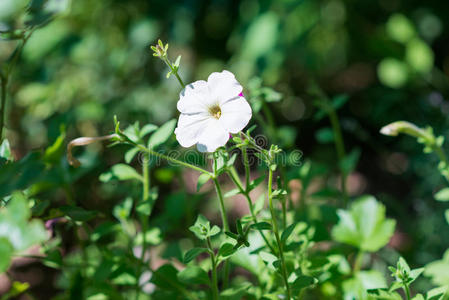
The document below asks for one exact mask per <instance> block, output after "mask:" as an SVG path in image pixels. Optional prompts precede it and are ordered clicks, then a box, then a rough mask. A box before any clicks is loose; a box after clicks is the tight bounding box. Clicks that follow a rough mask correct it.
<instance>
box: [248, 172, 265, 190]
mask: <svg viewBox="0 0 449 300" xmlns="http://www.w3.org/2000/svg"><path fill="white" fill-rule="evenodd" d="M264 179H265V175H262V176H260V177H258V178H256V179H254V180H251V182H250V184H249V187H248V191H252V190H253V189H255V188H256V187H257V186H258V185H259V184H261V183H262V182H263V181H264Z"/></svg>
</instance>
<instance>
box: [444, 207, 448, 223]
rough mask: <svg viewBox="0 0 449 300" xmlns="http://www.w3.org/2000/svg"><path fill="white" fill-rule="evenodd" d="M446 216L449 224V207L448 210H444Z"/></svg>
mask: <svg viewBox="0 0 449 300" xmlns="http://www.w3.org/2000/svg"><path fill="white" fill-rule="evenodd" d="M444 216H445V217H446V222H447V224H449V209H446V211H445V212H444Z"/></svg>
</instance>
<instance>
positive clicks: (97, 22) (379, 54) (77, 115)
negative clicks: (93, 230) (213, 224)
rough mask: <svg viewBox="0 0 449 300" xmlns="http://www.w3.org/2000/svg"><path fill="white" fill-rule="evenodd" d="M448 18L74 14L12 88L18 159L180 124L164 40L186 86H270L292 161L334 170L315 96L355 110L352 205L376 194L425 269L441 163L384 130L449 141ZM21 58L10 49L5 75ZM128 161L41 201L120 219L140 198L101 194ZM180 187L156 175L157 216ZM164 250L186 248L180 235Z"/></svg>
mask: <svg viewBox="0 0 449 300" xmlns="http://www.w3.org/2000/svg"><path fill="white" fill-rule="evenodd" d="M448 11H449V2H447V1H404V0H403V1H401V0H388V1H387V0H382V1H339V0H331V1H311V0H308V1H307V0H305V1H294V0H281V1H256V0H244V1H143V0H142V1H137V0H130V1H120V0H117V1H112V0H111V1H106V0H104V1H88V0H77V1H73V3H72V5H71V9H70V11H68V12H67V13H66V14H65V15H62V16H59V17H58V18H57V19H56V20H54V21H53V22H51V23H50V24H49V25H47V26H46V27H44V28H42V29H39V30H37V31H36V32H35V34H34V35H33V36H32V38H31V39H30V41H29V43H28V44H27V46H26V47H25V49H24V53H23V56H22V57H21V59H20V61H19V64H18V66H17V67H16V69H15V72H14V76H13V78H12V80H11V83H10V97H9V99H8V118H7V124H6V125H7V129H8V130H7V137H8V139H9V140H10V142H11V144H12V146H13V150H14V154H15V156H16V157H17V158H21V157H23V156H24V155H25V154H26V153H28V152H29V151H31V150H40V149H44V148H45V147H47V146H48V145H49V144H51V143H52V142H53V141H54V140H55V139H56V138H57V137H58V135H59V134H60V128H61V126H62V125H63V126H64V127H65V129H66V130H67V140H70V139H72V138H76V137H78V136H97V135H104V134H108V133H109V132H111V131H112V130H113V122H112V120H113V116H114V115H117V116H118V119H119V120H120V121H121V123H122V127H123V128H124V127H126V125H128V124H131V123H134V122H135V121H139V122H140V123H141V124H146V123H154V124H162V123H164V122H165V121H167V120H169V119H170V118H174V117H176V116H177V112H176V101H177V100H178V93H179V86H178V85H177V82H176V80H175V79H174V78H170V79H169V80H166V79H165V73H166V68H165V66H164V65H163V64H162V62H161V61H159V60H157V59H155V58H153V57H152V55H151V53H150V50H149V45H150V44H154V43H155V42H156V40H157V39H158V38H161V39H162V40H163V41H166V42H168V43H169V44H170V48H169V53H170V55H171V57H172V58H173V59H175V58H176V56H177V55H182V60H181V71H180V73H181V76H182V78H183V79H184V81H186V82H191V81H194V80H198V79H205V78H207V76H208V74H210V73H211V72H214V71H221V70H223V69H228V70H231V71H233V72H234V73H235V74H236V76H237V78H238V79H239V81H240V82H241V83H242V85H243V86H244V87H245V86H247V85H248V82H250V80H251V78H252V77H253V76H259V77H260V78H262V79H263V82H264V85H267V86H270V87H273V88H274V89H276V90H277V91H279V92H281V93H282V94H283V96H284V97H283V100H282V101H281V102H279V103H272V104H270V109H271V110H272V112H273V114H274V116H275V123H276V124H277V125H278V126H283V127H282V128H284V129H285V131H286V132H288V134H287V136H288V138H286V140H284V141H283V143H284V144H285V147H286V148H290V149H291V148H295V147H296V148H299V149H301V150H302V151H303V153H304V159H311V160H312V161H316V162H320V163H323V164H327V165H328V166H331V167H332V166H334V165H335V159H336V154H335V151H334V145H333V143H332V140H329V139H326V138H325V136H326V132H328V131H329V129H328V128H329V127H330V123H329V121H328V120H327V119H326V118H323V119H321V120H316V119H315V118H314V115H315V113H316V111H317V108H316V107H315V106H314V105H313V102H314V100H316V99H315V98H314V97H313V96H312V95H311V94H310V93H309V88H310V86H311V85H312V84H318V85H319V86H320V87H321V88H322V90H323V91H325V93H326V94H327V95H328V96H329V97H334V96H336V95H339V94H347V95H348V96H349V100H348V102H347V103H346V104H345V105H344V106H343V107H342V108H341V109H340V110H339V111H338V115H339V118H340V121H341V125H342V129H343V136H344V140H345V146H346V149H347V150H351V149H354V148H359V149H360V150H361V158H360V162H359V164H358V166H357V169H356V171H355V172H354V174H353V175H352V176H351V177H350V181H349V182H350V186H351V187H350V190H351V191H352V196H356V195H359V194H365V193H370V194H373V195H375V196H376V197H377V198H378V199H379V200H381V201H382V202H383V203H385V204H386V206H387V213H388V214H389V215H390V217H393V218H395V219H396V220H397V224H398V226H397V230H398V234H397V235H396V239H399V242H398V244H397V245H396V247H397V249H398V250H400V251H401V253H403V254H404V255H405V257H406V258H407V259H408V261H409V263H410V265H412V266H421V265H423V264H425V263H428V262H429V261H431V260H435V259H440V258H441V256H442V253H443V252H444V250H445V249H446V248H447V247H449V242H448V241H449V231H448V230H447V224H445V220H444V216H443V211H444V203H438V202H436V201H434V200H433V194H434V192H435V191H436V190H438V189H440V188H441V187H443V186H444V185H445V183H444V181H443V179H442V178H441V176H440V175H439V173H438V171H437V164H438V161H437V158H436V157H435V156H434V155H428V154H424V153H423V152H422V147H421V145H419V144H417V143H416V142H415V141H414V140H413V139H412V138H409V137H404V136H401V137H399V138H391V137H384V136H381V135H380V134H379V129H380V128H381V127H382V126H383V125H385V124H388V123H390V122H392V121H396V120H408V121H411V122H414V123H415V124H417V125H418V126H421V127H424V126H425V125H430V126H432V127H433V128H434V129H435V132H436V134H441V135H444V136H448V134H449V131H448V128H449V126H448V118H447V114H448V113H449V102H448V99H447V97H448V91H449V84H448V80H447V75H448V74H449V56H448V55H449V19H448V18H447V14H448ZM410 31H411V34H409V33H410ZM411 41H414V42H415V44H412V42H411ZM416 44H418V46H416ZM414 45H415V46H414ZM14 46H15V42H1V43H0V61H1V60H2V59H4V58H6V57H7V56H8V55H9V54H10V53H11V51H12V50H13V48H14ZM382 65H383V67H380V66H382ZM323 136H324V137H323ZM293 144H294V145H293ZM173 145H176V143H175V142H173ZM124 149H125V148H123V147H115V148H103V147H102V146H101V145H95V146H93V147H89V148H88V150H87V151H84V152H83V151H79V152H77V155H79V156H81V158H82V161H83V163H84V166H83V167H82V168H81V169H80V170H76V171H73V170H71V169H69V167H68V166H67V165H64V167H63V168H64V169H65V170H66V171H67V172H68V173H69V174H70V176H69V179H67V178H61V177H58V176H57V175H56V178H57V179H55V180H54V181H53V182H52V183H51V184H53V185H54V186H58V188H57V189H42V192H41V193H40V194H38V197H40V198H42V199H53V201H55V203H58V201H60V202H61V203H63V202H64V198H65V194H64V188H61V186H67V185H69V186H70V190H71V193H72V195H73V197H74V200H75V201H76V202H77V203H80V204H81V205H82V206H84V207H86V208H90V209H97V210H100V211H103V212H104V213H106V214H107V213H109V211H110V209H111V208H112V207H113V205H114V203H116V201H118V200H120V199H123V198H124V197H126V195H127V194H129V191H130V186H129V185H126V184H122V183H117V184H115V185H110V184H109V185H106V184H102V183H101V182H99V180H98V176H99V175H100V174H101V173H103V172H104V171H105V170H107V168H108V166H110V165H112V164H114V163H117V162H119V161H122V160H123V153H124ZM135 163H136V165H137V162H135ZM177 176H180V175H179V174H178V173H177V172H176V171H174V170H173V169H172V168H165V169H164V168H163V169H160V170H158V171H155V173H154V174H153V177H154V178H153V181H154V183H153V184H155V185H160V186H161V196H160V198H159V200H158V203H157V207H156V211H155V216H157V215H158V212H160V211H163V210H164V207H165V206H166V205H167V202H166V201H168V200H167V199H171V198H170V197H172V195H171V192H170V191H173V190H174V189H177V188H179V187H180V183H179V181H177V180H175V179H176V177H177ZM187 197H189V198H188V201H187V202H188V203H190V204H189V205H192V206H195V205H197V203H198V202H195V201H194V199H193V198H194V196H187ZM190 198H192V199H190ZM155 222H158V221H157V217H156V221H155ZM159 222H162V221H160V220H159ZM182 222H185V223H186V224H190V223H191V221H189V220H184V221H182ZM189 222H190V223H189ZM445 226H446V227H445ZM173 227H175V226H173ZM166 236H167V237H171V238H176V236H177V233H176V229H174V228H168V229H167V232H166Z"/></svg>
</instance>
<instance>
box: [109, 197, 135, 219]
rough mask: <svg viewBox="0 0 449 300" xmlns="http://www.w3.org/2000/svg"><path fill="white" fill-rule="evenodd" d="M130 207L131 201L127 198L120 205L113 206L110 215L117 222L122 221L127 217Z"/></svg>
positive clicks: (131, 205)
mask: <svg viewBox="0 0 449 300" xmlns="http://www.w3.org/2000/svg"><path fill="white" fill-rule="evenodd" d="M132 207H133V199H132V198H131V197H128V198H126V199H125V200H124V201H123V202H122V203H120V204H117V205H116V206H114V209H113V211H112V214H113V215H114V217H116V218H117V219H118V220H119V221H124V220H126V219H127V218H128V217H129V214H130V213H131V209H132Z"/></svg>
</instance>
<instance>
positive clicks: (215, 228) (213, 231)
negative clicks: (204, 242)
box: [209, 225, 221, 236]
mask: <svg viewBox="0 0 449 300" xmlns="http://www.w3.org/2000/svg"><path fill="white" fill-rule="evenodd" d="M220 231H221V229H220V227H218V226H217V225H214V226H213V227H212V229H211V230H210V231H209V236H214V235H217V234H219V233H220Z"/></svg>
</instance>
